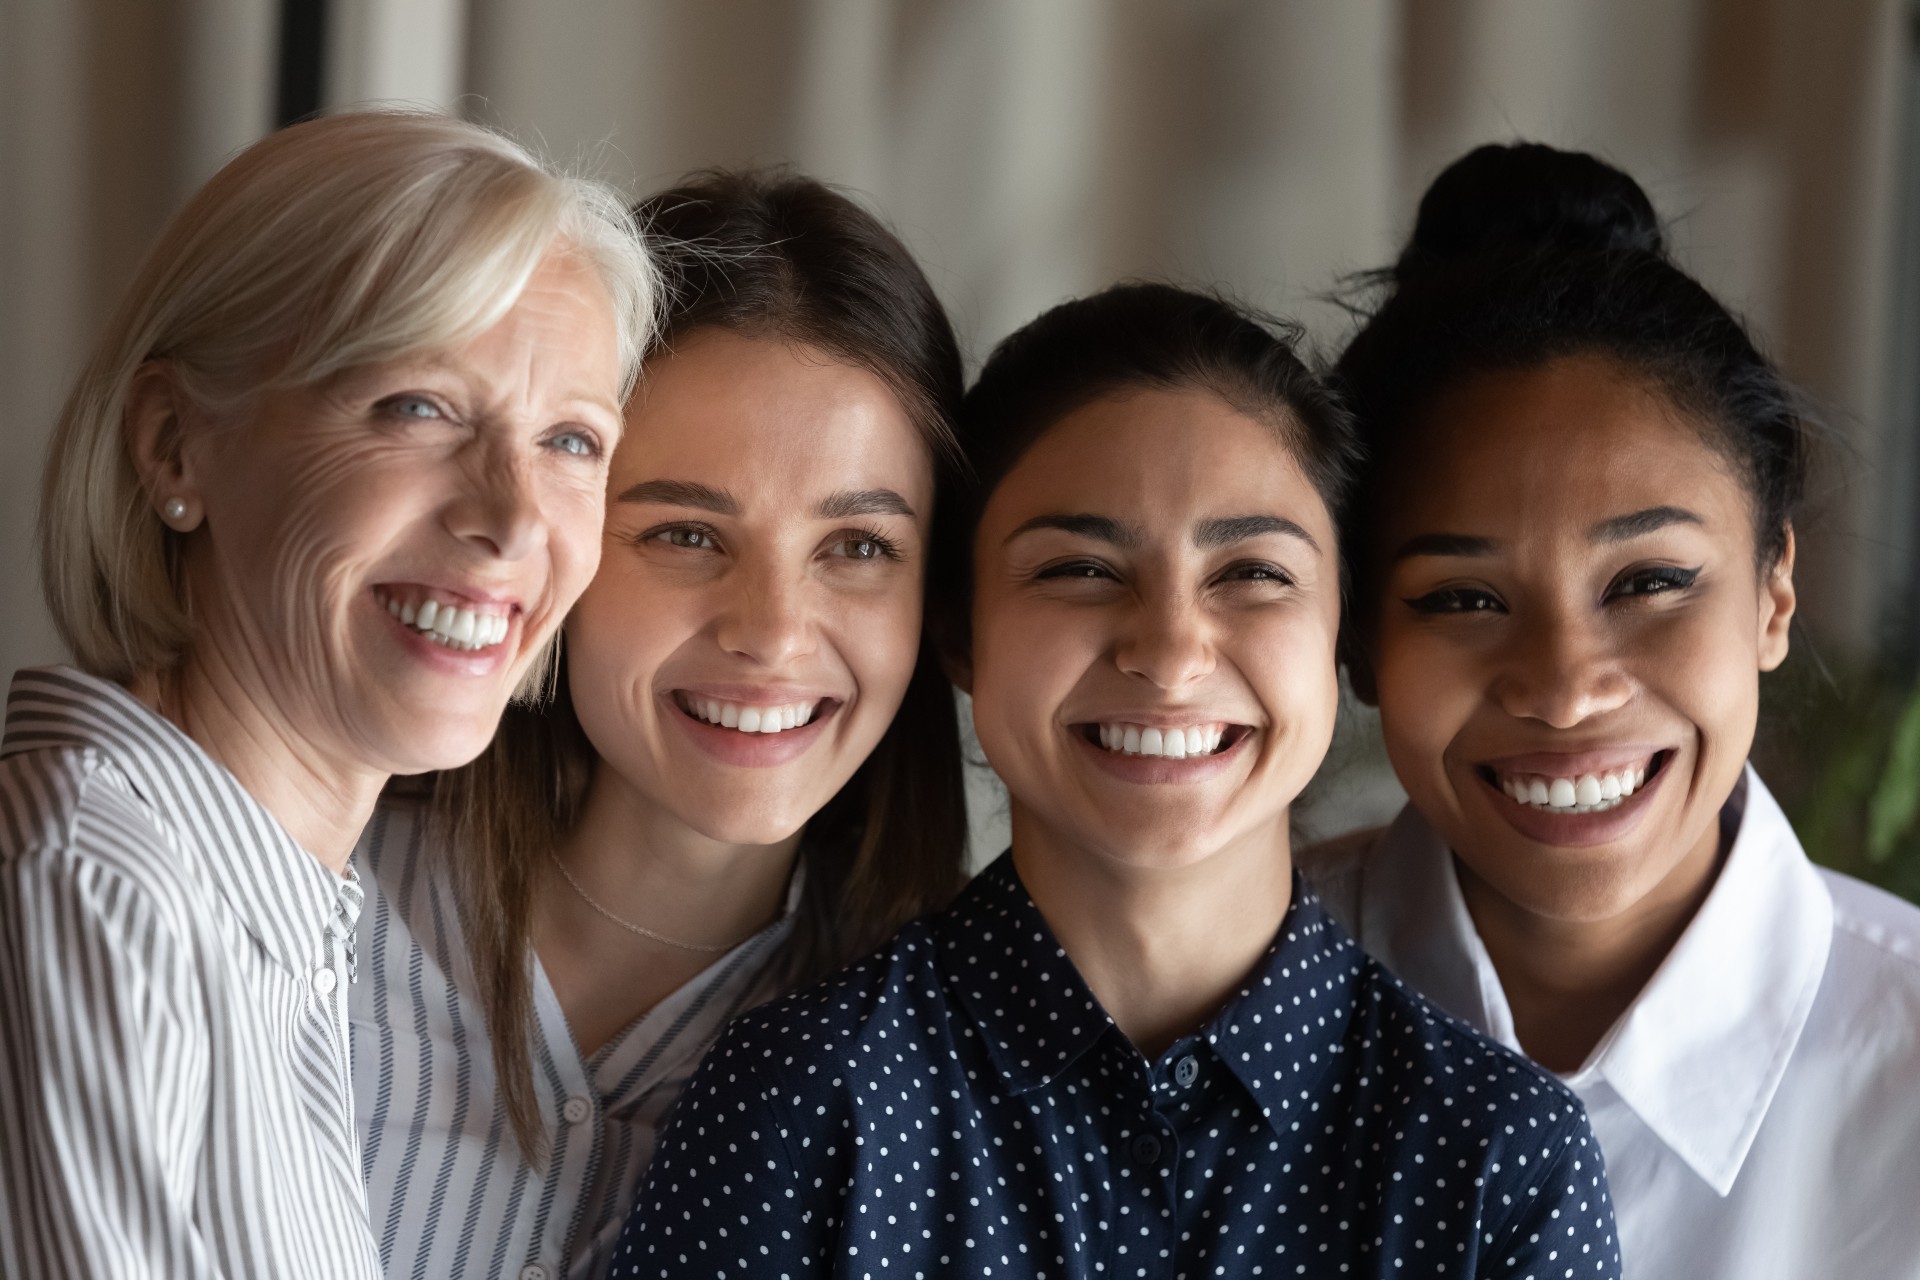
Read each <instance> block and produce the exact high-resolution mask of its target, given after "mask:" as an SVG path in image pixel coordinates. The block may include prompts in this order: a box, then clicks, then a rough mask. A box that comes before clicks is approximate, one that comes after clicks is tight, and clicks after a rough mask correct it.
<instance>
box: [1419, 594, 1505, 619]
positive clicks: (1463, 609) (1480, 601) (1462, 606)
mask: <svg viewBox="0 0 1920 1280" xmlns="http://www.w3.org/2000/svg"><path fill="white" fill-rule="evenodd" d="M1406 604H1407V607H1408V608H1409V609H1412V610H1413V611H1414V612H1415V613H1422V614H1441V613H1493V612H1495V611H1497V610H1498V609H1499V608H1500V607H1501V606H1500V600H1499V597H1497V596H1495V595H1494V594H1493V593H1492V592H1490V591H1481V590H1478V589H1476V588H1473V587H1443V588H1441V589H1440V590H1438V591H1429V592H1428V593H1427V594H1426V595H1423V596H1417V597H1415V598H1414V599H1412V600H1409V601H1407V602H1406Z"/></svg>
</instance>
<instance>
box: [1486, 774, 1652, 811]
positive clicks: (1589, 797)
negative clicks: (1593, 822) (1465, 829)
mask: <svg viewBox="0 0 1920 1280" xmlns="http://www.w3.org/2000/svg"><path fill="white" fill-rule="evenodd" d="M1646 781H1647V770H1646V768H1645V766H1634V767H1630V768H1624V769H1616V770H1614V771H1613V772H1611V773H1587V774H1582V775H1580V776H1579V777H1577V778H1537V777H1531V778H1522V777H1514V776H1505V777H1502V778H1501V779H1500V789H1501V790H1502V791H1504V792H1506V794H1507V796H1508V797H1509V798H1510V799H1512V800H1513V801H1514V802H1515V803H1516V804H1523V805H1526V806H1528V807H1529V808H1534V809H1545V810H1547V811H1549V812H1553V813H1598V812H1602V811H1604V810H1607V809H1611V808H1613V807H1614V806H1615V805H1617V804H1619V803H1620V802H1621V801H1623V800H1626V799H1627V798H1628V797H1630V796H1632V795H1633V793H1634V792H1636V791H1638V790H1639V789H1640V788H1641V787H1642V786H1644V785H1645V784H1646Z"/></svg>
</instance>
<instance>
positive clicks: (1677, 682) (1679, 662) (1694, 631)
mask: <svg viewBox="0 0 1920 1280" xmlns="http://www.w3.org/2000/svg"><path fill="white" fill-rule="evenodd" d="M1755 608H1757V606H1755ZM1754 616H1755V614H1754V608H1749V607H1748V605H1747V604H1746V603H1744V602H1740V601H1735V600H1728V601H1726V602H1724V603H1719V602H1716V605H1715V607H1714V608H1712V609H1710V610H1705V609H1703V610H1700V611H1698V612H1695V613H1691V614H1689V615H1687V616H1685V617H1683V618H1677V619H1675V620H1674V622H1673V623H1672V624H1671V625H1670V626H1667V627H1663V628H1660V629H1658V630H1656V631H1653V632H1651V633H1650V634H1649V635H1648V636H1647V637H1646V639H1645V640H1644V641H1643V643H1641V644H1640V645H1638V646H1636V652H1635V656H1634V665H1635V667H1636V672H1635V675H1636V677H1637V678H1638V680H1639V682H1640V684H1641V685H1642V687H1643V688H1645V689H1646V690H1647V691H1648V693H1649V694H1650V695H1651V696H1652V697H1653V698H1655V699H1656V700H1657V701H1659V702H1661V703H1664V704H1665V705H1666V706H1668V707H1670V708H1672V709H1673V711H1674V712H1675V713H1676V714H1678V715H1679V716H1681V717H1682V718H1683V719H1685V720H1686V721H1688V722H1689V723H1691V724H1692V725H1693V726H1694V727H1695V728H1696V729H1698V730H1699V732H1700V736H1701V739H1702V747H1703V749H1704V750H1705V751H1706V752H1708V753H1718V754H1725V755H1729V756H1733V757H1738V758H1739V759H1741V760H1744V759H1745V758H1746V754H1747V751H1748V750H1749V748H1751V746H1752V745H1753V731H1754V724H1755V721H1756V720H1757V718H1758V714H1759V699H1760V678H1759V666H1758V662H1759V653H1758V633H1757V628H1756V626H1755V624H1754V621H1753V618H1754Z"/></svg>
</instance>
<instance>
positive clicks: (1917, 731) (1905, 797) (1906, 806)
mask: <svg viewBox="0 0 1920 1280" xmlns="http://www.w3.org/2000/svg"><path fill="white" fill-rule="evenodd" d="M1916 818H1920V691H1915V693H1914V694H1913V696H1912V697H1911V698H1909V699H1908V701H1907V705H1906V709H1905V710H1904V711H1902V712H1901V714H1900V720H1899V722H1898V723H1897V724H1896V725H1895V726H1894V730H1893V743H1892V749H1891V750H1890V751H1889V752H1888V754H1887V767H1886V769H1885V771H1884V772H1882V773H1881V775H1880V781H1879V782H1878V783H1877V784H1876V785H1875V786H1874V788H1873V795H1872V797H1871V798H1870V799H1869V800H1868V802H1867V857H1868V858H1869V859H1870V860H1871V861H1874V862H1884V861H1886V860H1887V859H1888V858H1890V857H1892V856H1893V852H1894V850H1895V849H1896V848H1897V847H1898V846H1899V844H1900V841H1901V838H1902V837H1903V836H1905V835H1906V834H1907V833H1908V832H1910V831H1912V830H1913V828H1914V823H1915V819H1916Z"/></svg>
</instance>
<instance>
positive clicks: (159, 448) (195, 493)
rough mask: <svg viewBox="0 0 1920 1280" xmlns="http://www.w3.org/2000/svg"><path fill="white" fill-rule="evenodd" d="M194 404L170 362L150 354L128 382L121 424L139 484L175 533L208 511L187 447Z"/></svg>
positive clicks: (196, 522) (185, 529) (188, 527)
mask: <svg viewBox="0 0 1920 1280" xmlns="http://www.w3.org/2000/svg"><path fill="white" fill-rule="evenodd" d="M192 413H193V409H192V405H191V402H190V401H189V400H188V398H187V396H186V394H185V392H184V391H183V390H182V388H181V386H180V383H179V379H178V377H177V376H176V374H175V373H174V370H173V368H172V366H170V365H169V364H167V363H166V362H165V361H163V360H149V361H147V362H146V363H145V364H143V365H141V366H140V367H139V368H138V369H136V370H134V373H133V380H132V381H131V382H130V383H129V384H128V386H127V401H126V409H125V411H124V414H123V416H122V418H121V430H122V432H123V433H124V435H125V439H126V444H127V457H128V458H129V459H131V460H132V462H133V469H134V472H135V474H137V475H138V476H139V477H140V487H141V488H142V489H143V490H145V491H146V495H147V501H148V502H149V503H150V504H151V505H152V507H153V509H154V511H155V512H156V513H158V515H159V517H160V520H161V522H162V523H163V524H165V525H166V526H167V527H168V528H169V529H172V530H174V531H175V532H176V533H188V532H190V531H192V530H193V529H195V528H198V527H199V525H200V521H201V520H202V519H203V518H204V516H205V509H204V507H203V506H202V504H201V501H200V490H199V486H198V484H197V482H196V478H195V476H194V474H193V466H192V464H191V463H190V462H189V460H188V457H187V450H186V448H185V439H184V437H185V424H186V422H187V419H188V418H189V417H190V416H191V415H192Z"/></svg>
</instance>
